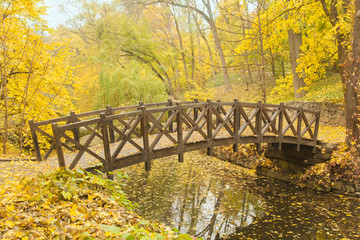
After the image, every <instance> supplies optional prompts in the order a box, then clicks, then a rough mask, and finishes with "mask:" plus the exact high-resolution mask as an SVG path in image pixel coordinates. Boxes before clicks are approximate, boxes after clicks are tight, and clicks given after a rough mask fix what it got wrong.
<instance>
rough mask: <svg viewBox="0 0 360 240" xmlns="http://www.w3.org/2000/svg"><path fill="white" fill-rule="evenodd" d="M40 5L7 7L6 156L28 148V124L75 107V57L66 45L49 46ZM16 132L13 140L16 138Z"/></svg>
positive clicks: (0, 39) (3, 46)
mask: <svg viewBox="0 0 360 240" xmlns="http://www.w3.org/2000/svg"><path fill="white" fill-rule="evenodd" d="M40 3H41V2H40V1H39V0H31V1H28V0H19V1H3V2H2V3H1V10H0V16H1V20H0V24H1V28H0V29H1V30H0V54H1V58H0V70H1V103H0V108H1V112H2V119H3V121H1V123H2V129H1V131H2V139H3V146H2V150H3V153H4V154H7V143H8V140H9V138H10V137H11V141H12V143H13V144H15V145H17V146H19V147H20V149H21V150H22V149H23V147H24V146H28V141H29V129H28V126H27V124H26V123H27V121H28V120H30V119H32V118H34V119H37V120H39V119H44V118H49V117H50V116H52V117H55V116H59V115H61V114H62V113H63V111H64V110H69V107H72V103H71V98H70V96H69V93H68V91H67V90H68V87H70V86H71V84H72V73H71V71H72V68H71V67H70V65H67V64H68V60H69V56H70V55H69V52H68V48H67V47H66V45H64V44H59V43H54V44H48V43H45V42H44V36H41V35H39V32H44V31H49V29H48V28H47V27H46V23H45V22H44V21H43V20H42V19H41V15H42V14H44V13H45V11H46V8H44V7H42V6H41V5H40ZM10 132H11V134H10Z"/></svg>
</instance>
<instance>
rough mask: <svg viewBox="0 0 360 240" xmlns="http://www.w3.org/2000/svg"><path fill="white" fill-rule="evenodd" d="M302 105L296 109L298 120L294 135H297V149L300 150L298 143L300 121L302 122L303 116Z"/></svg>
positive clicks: (299, 139)
mask: <svg viewBox="0 0 360 240" xmlns="http://www.w3.org/2000/svg"><path fill="white" fill-rule="evenodd" d="M303 114H304V111H303V107H302V106H300V107H299V110H298V122H297V130H296V133H297V134H296V135H297V148H296V150H297V151H300V143H301V137H302V136H301V122H302V118H303Z"/></svg>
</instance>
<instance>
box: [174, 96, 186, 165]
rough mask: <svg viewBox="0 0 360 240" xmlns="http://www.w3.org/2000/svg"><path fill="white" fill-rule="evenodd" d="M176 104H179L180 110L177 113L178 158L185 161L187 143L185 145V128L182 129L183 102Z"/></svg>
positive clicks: (178, 108)
mask: <svg viewBox="0 0 360 240" xmlns="http://www.w3.org/2000/svg"><path fill="white" fill-rule="evenodd" d="M176 106H177V111H178V112H177V114H176V130H177V140H178V159H179V162H183V161H184V150H185V145H184V138H183V129H182V123H183V118H182V112H181V103H179V102H177V103H176Z"/></svg>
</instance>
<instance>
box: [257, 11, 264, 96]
mask: <svg viewBox="0 0 360 240" xmlns="http://www.w3.org/2000/svg"><path fill="white" fill-rule="evenodd" d="M258 26H259V41H260V55H261V65H260V79H261V91H262V94H263V97H262V98H263V102H264V103H266V81H265V50H264V43H263V40H264V39H263V33H262V25H261V20H260V8H258Z"/></svg>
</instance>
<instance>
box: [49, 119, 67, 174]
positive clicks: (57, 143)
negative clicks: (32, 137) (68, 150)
mask: <svg viewBox="0 0 360 240" xmlns="http://www.w3.org/2000/svg"><path fill="white" fill-rule="evenodd" d="M51 128H52V131H53V136H54V143H55V149H56V153H57V156H58V161H59V166H60V168H64V169H65V168H66V165H65V158H64V152H63V149H62V143H61V137H62V132H61V130H60V129H59V126H58V124H57V123H52V124H51Z"/></svg>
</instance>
